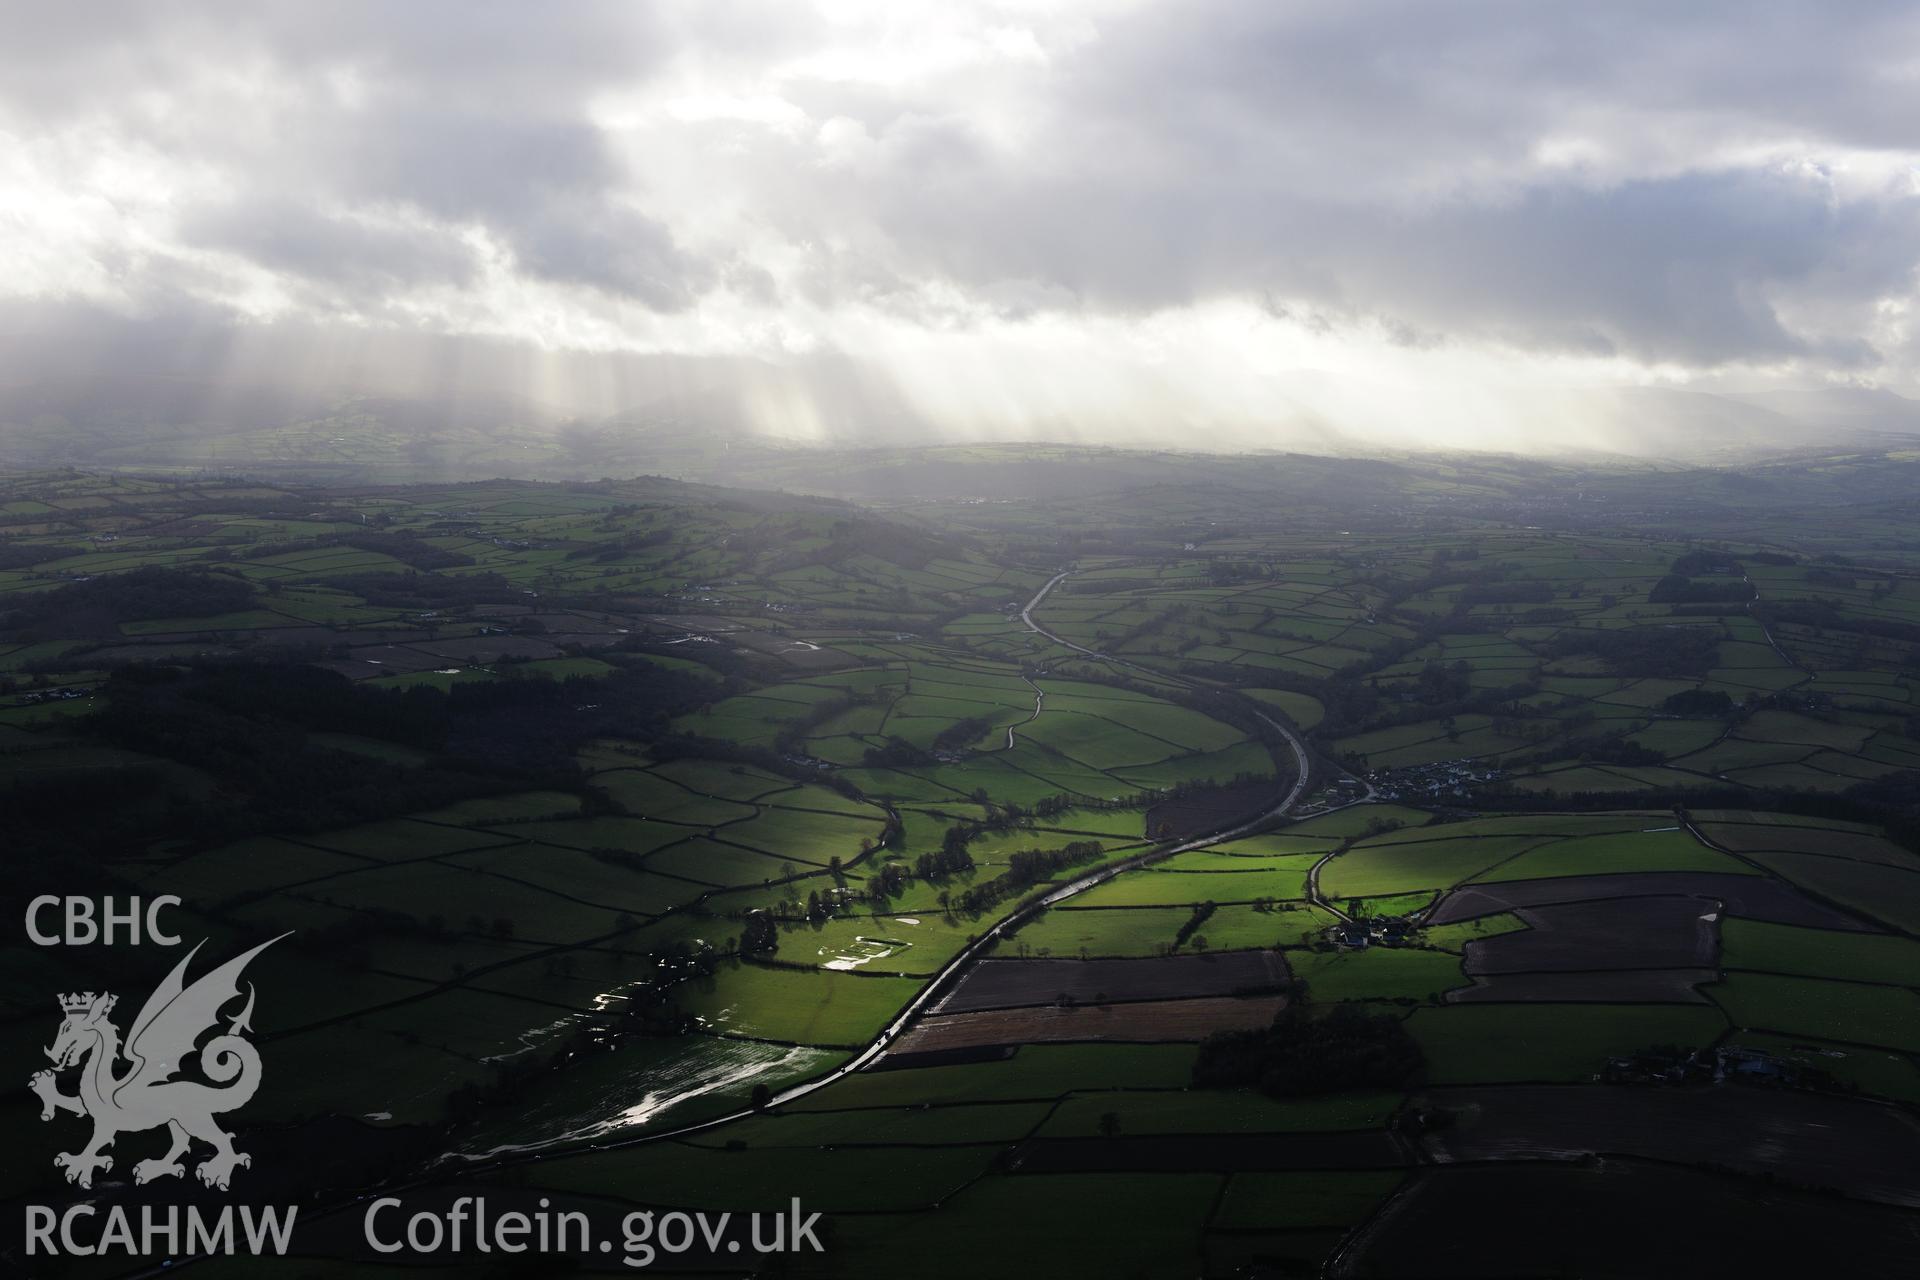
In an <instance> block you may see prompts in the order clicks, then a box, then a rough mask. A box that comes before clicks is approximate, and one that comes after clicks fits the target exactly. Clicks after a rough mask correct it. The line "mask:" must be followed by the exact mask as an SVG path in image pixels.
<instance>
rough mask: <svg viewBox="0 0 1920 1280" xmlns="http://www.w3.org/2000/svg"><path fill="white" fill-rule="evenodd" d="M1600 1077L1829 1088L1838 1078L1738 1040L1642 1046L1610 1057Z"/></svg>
mask: <svg viewBox="0 0 1920 1280" xmlns="http://www.w3.org/2000/svg"><path fill="white" fill-rule="evenodd" d="M1598 1078H1599V1080H1600V1082H1601V1083H1602V1084H1629V1085H1656V1084H1665V1085H1698V1084H1757V1085H1768V1086H1772V1087H1774V1088H1782V1089H1830V1088H1833V1087H1834V1084H1835V1082H1834V1079H1833V1077H1832V1076H1831V1075H1830V1074H1828V1073H1827V1072H1825V1071H1822V1070H1820V1069H1819V1068H1818V1067H1815V1066H1811V1065H1809V1064H1808V1063H1806V1062H1802V1061H1799V1060H1797V1059H1794V1058H1783V1057H1781V1056H1779V1055H1778V1054H1773V1053H1768V1052H1767V1051H1766V1050H1764V1049H1750V1048H1743V1047H1741V1046H1738V1045H1727V1046H1722V1047H1720V1048H1718V1049H1688V1048H1680V1047H1677V1046H1673V1045H1663V1046H1661V1047H1659V1048H1654V1049H1643V1050H1641V1051H1640V1052H1638V1053H1632V1054H1628V1055H1626V1056H1624V1057H1618V1058H1609V1059H1607V1065H1606V1067H1605V1069H1603V1070H1602V1071H1601V1072H1600V1075H1599V1077H1598Z"/></svg>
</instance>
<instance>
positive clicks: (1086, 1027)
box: [895, 996, 1287, 1053]
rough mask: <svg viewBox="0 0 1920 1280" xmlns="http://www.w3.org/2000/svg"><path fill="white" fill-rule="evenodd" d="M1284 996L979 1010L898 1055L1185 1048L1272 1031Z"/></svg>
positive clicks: (928, 1024) (954, 1018)
mask: <svg viewBox="0 0 1920 1280" xmlns="http://www.w3.org/2000/svg"><path fill="white" fill-rule="evenodd" d="M1286 1002H1287V1001H1286V997H1285V996H1200V997H1196V998H1194V999H1189V1000H1151V1001H1136V1002H1134V1003H1131V1004H1103V1005H1071V1006H1058V1005H1036V1006H1033V1007H1029V1008H1025V1009H990V1010H985V1011H982V1012H979V1013H950V1014H933V1015H930V1016H928V1017H926V1018H923V1019H922V1020H921V1021H920V1023H919V1025H918V1026H916V1027H914V1028H913V1029H912V1030H911V1031H909V1032H907V1034H906V1035H904V1036H902V1037H901V1038H900V1040H899V1041H898V1043H897V1044H896V1046H895V1052H898V1053H925V1052H930V1051H933V1050H939V1049H967V1048H974V1047H976V1046H983V1045H1002V1044H1050V1043H1061V1042H1067V1041H1075V1040H1083V1041H1084V1040H1106V1041H1117V1042H1122V1043H1139V1044H1152V1043H1180V1042H1198V1041H1200V1040H1204V1039H1206V1038H1207V1036H1208V1035H1210V1034H1212V1033H1213V1032H1215V1031H1237V1030H1242V1029H1251V1028H1258V1027H1265V1026H1270V1025H1271V1024H1272V1023H1273V1019H1274V1016H1275V1015H1276V1014H1278V1013H1279V1012H1280V1010H1281V1009H1282V1008H1283V1007H1284V1006H1285V1005H1286Z"/></svg>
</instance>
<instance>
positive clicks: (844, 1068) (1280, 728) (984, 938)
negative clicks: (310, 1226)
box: [140, 570, 1345, 1275]
mask: <svg viewBox="0 0 1920 1280" xmlns="http://www.w3.org/2000/svg"><path fill="white" fill-rule="evenodd" d="M1072 574H1073V571H1072V570H1063V571H1062V572H1060V573H1057V574H1055V575H1054V576H1053V577H1052V578H1051V579H1049V580H1048V582H1047V584H1046V585H1045V586H1043V587H1041V588H1040V590H1039V591H1038V592H1036V593H1035V594H1034V597H1033V599H1031V600H1029V601H1028V602H1027V604H1026V606H1025V607H1024V608H1023V609H1021V610H1020V620H1021V622H1023V623H1024V624H1025V625H1026V626H1027V628H1028V629H1029V630H1030V631H1032V632H1034V633H1035V634H1036V635H1039V636H1043V637H1045V638H1046V639H1048V640H1050V641H1052V642H1053V643H1055V644H1058V645H1062V646H1064V647H1066V648H1068V649H1071V650H1073V651H1075V652H1076V653H1082V654H1085V655H1087V656H1088V657H1090V658H1095V659H1098V660H1100V661H1103V662H1109V663H1112V664H1114V665H1115V666H1120V667H1126V668H1129V669H1131V670H1134V671H1138V672H1141V673H1142V674H1144V675H1149V676H1152V677H1153V678H1154V679H1156V680H1173V681H1176V682H1177V683H1180V684H1183V685H1186V686H1188V687H1191V688H1198V687H1200V686H1198V685H1195V684H1194V683H1193V682H1191V681H1187V680H1184V679H1181V678H1180V677H1177V676H1169V675H1167V673H1165V672H1160V671H1152V670H1150V669H1148V668H1146V667H1141V666H1138V665H1136V664H1134V663H1131V662H1128V661H1126V660H1125V659H1122V658H1115V657H1112V656H1111V655H1108V654H1103V653H1098V652H1096V651H1094V650H1092V649H1089V648H1087V647H1085V646H1084V645H1078V644H1075V643H1073V642H1072V641H1071V640H1067V639H1065V638H1063V637H1061V636H1059V635H1056V634H1054V633H1053V632H1052V631H1049V630H1048V629H1047V628H1046V627H1044V626H1042V625H1041V624H1040V623H1038V622H1035V621H1034V619H1033V611H1034V610H1035V609H1037V608H1039V607H1040V605H1041V604H1042V603H1044V602H1045V600H1046V598H1047V596H1048V594H1049V593H1051V592H1052V591H1053V590H1054V588H1056V587H1058V586H1059V585H1060V584H1061V583H1062V582H1064V581H1066V580H1067V579H1068V578H1069V577H1071V576H1072ZM1029 683H1032V682H1031V681H1029ZM1035 693H1036V694H1037V695H1039V697H1038V698H1037V699H1036V702H1035V706H1034V717H1037V716H1038V715H1039V714H1040V706H1041V702H1040V699H1043V698H1044V697H1045V695H1044V694H1043V693H1041V692H1040V690H1039V688H1038V686H1035ZM1248 706H1249V709H1250V710H1251V711H1252V714H1253V715H1255V716H1257V717H1258V718H1259V719H1260V720H1261V721H1262V722H1263V723H1265V724H1266V725H1267V726H1268V727H1270V728H1271V729H1273V730H1274V731H1275V732H1276V733H1278V734H1279V735H1280V736H1281V737H1282V738H1284V739H1285V740H1286V742H1287V744H1288V746H1290V747H1291V748H1292V750H1293V756H1294V762H1295V770H1294V778H1293V782H1292V785H1290V786H1289V787H1288V788H1287V789H1286V791H1285V792H1284V793H1283V794H1281V795H1280V796H1279V797H1278V798H1277V799H1276V800H1275V801H1274V803H1273V804H1271V805H1269V806H1268V807H1267V808H1265V809H1263V810H1261V811H1260V813H1259V814H1257V815H1255V816H1254V817H1252V818H1248V819H1246V820H1244V821H1241V822H1238V823H1235V824H1234V825H1232V826H1230V827H1224V828H1221V829H1218V830H1215V831H1211V832H1208V833H1206V834H1204V835H1198V836H1193V837H1190V838H1188V839H1186V840H1183V841H1181V842H1179V843H1177V844H1173V845H1168V846H1165V847H1161V848H1154V849H1150V850H1148V851H1147V852H1145V853H1141V854H1136V855H1135V856H1133V857H1131V858H1126V859H1123V860H1121V861H1119V862H1115V863H1112V864H1109V865H1107V866H1103V867H1100V868H1098V869H1096V870H1093V871H1089V872H1088V873H1087V874H1085V875H1083V876H1080V877H1078V878H1076V879H1074V880H1071V881H1069V882H1068V883H1066V884H1063V885H1060V886H1059V887H1057V888H1055V889H1054V890H1053V891H1051V892H1050V893H1048V894H1047V895H1046V896H1045V897H1042V898H1040V899H1038V900H1037V901H1034V902H1030V903H1028V904H1026V905H1025V906H1022V907H1020V908H1019V909H1017V910H1015V911H1014V912H1013V913H1012V914H1010V915H1008V916H1006V917H1004V918H1003V919H1001V920H999V921H998V922H997V923H995V924H993V925H991V926H989V927H988V928H987V929H986V931H985V932H983V933H981V934H980V936H979V937H977V938H975V939H974V940H973V941H972V942H969V943H968V944H967V945H966V947H964V948H963V949H962V950H961V951H960V952H959V953H958V954H956V955H955V956H954V957H953V958H952V959H951V960H949V961H948V962H947V963H946V964H945V965H944V966H942V967H941V969H940V971H939V972H938V973H936V974H935V975H934V976H933V978H932V980H931V981H929V982H928V983H927V985H926V986H924V987H922V988H921V989H920V990H919V992H918V993H917V994H916V995H915V996H914V997H913V999H911V1000H909V1001H908V1002H907V1003H906V1005H905V1006H904V1007H903V1008H902V1009H901V1010H900V1012H899V1013H898V1014H896V1015H895V1016H894V1018H893V1020H892V1021H891V1022H889V1023H888V1024H887V1025H886V1027H885V1028H884V1029H883V1030H882V1031H881V1032H880V1033H879V1035H877V1036H875V1037H874V1039H873V1041H872V1042H871V1043H870V1044H868V1045H867V1047H866V1048H864V1049H862V1050H861V1051H860V1052H859V1053H858V1054H856V1055H855V1056H854V1057H852V1058H851V1059H849V1060H848V1061H847V1062H845V1063H843V1064H842V1065H840V1066H838V1067H836V1068H834V1069H833V1070H832V1071H829V1072H827V1073H826V1074H824V1075H820V1076H816V1077H815V1078H813V1079H811V1080H807V1081H804V1082H802V1083H800V1084H796V1085H794V1086H792V1087H791V1088H788V1089H785V1090H783V1091H782V1092H780V1093H777V1094H774V1095H773V1096H772V1097H771V1098H770V1099H769V1100H768V1101H767V1103H766V1106H767V1107H777V1106H780V1105H782V1104H784V1103H789V1102H793V1101H796V1100H798V1099H800V1098H804V1097H806V1096H807V1095H809V1094H812V1093H816V1092H818V1091H819V1090H821V1089H824V1088H826V1087H827V1086H828V1085H831V1084H833V1083H835V1082H836V1081H839V1080H842V1079H844V1078H846V1077H847V1076H850V1075H852V1074H853V1073H854V1072H856V1071H860V1070H862V1069H863V1068H865V1067H867V1066H870V1065H872V1063H873V1062H875V1061H876V1060H877V1059H879V1057H880V1056H881V1055H882V1054H884V1053H885V1052H886V1051H887V1050H888V1049H889V1048H890V1047H891V1046H892V1045H893V1043H894V1041H895V1040H897V1039H899V1037H900V1035H901V1034H902V1033H903V1032H905V1031H906V1029H907V1028H908V1027H909V1026H910V1025H911V1024H912V1023H913V1021H914V1019H916V1018H918V1017H919V1016H920V1014H921V1013H923V1012H924V1011H925V1010H926V1009H927V1008H928V1007H929V1006H930V1005H931V1004H932V1003H933V1002H934V1001H935V1000H937V999H938V998H940V997H941V996H943V995H944V994H946V992H947V991H948V989H949V988H951V987H952V985H953V983H954V982H955V980H956V979H957V978H958V977H959V975H960V974H961V972H962V971H963V970H965V969H966V967H967V966H968V965H970V964H972V963H973V962H974V961H975V960H978V959H979V958H980V957H981V956H982V955H984V954H985V953H986V952H988V951H990V950H991V949H992V948H993V947H994V945H995V944H996V943H998V942H999V940H1000V939H1001V938H1002V937H1004V936H1005V935H1006V934H1007V933H1009V932H1011V931H1013V930H1014V929H1017V928H1018V927H1019V926H1020V925H1023V924H1026V923H1027V922H1028V921H1030V920H1032V919H1033V918H1034V917H1035V916H1037V915H1038V914H1039V913H1041V912H1042V911H1045V910H1046V909H1048V908H1049V907H1052V906H1054V905H1056V904H1058V903H1061V902H1064V901H1066V900H1067V899H1068V898H1071V897H1074V896H1076V895H1078V894H1081V893H1085V892H1086V891H1087V890H1088V889H1091V888H1093V887H1094V886H1095V885H1100V884H1105V883H1106V882H1107V881H1109V880H1111V879H1113V878H1114V877H1115V876H1118V875H1121V874H1123V873H1125V872H1128V871H1132V870H1135V869H1136V868H1139V867H1143V866H1146V865H1147V864H1149V863H1153V862H1158V861H1160V860H1161V859H1163V858H1170V857H1172V856H1173V855H1174V854H1177V853H1187V852H1191V851H1192V850H1195V849H1203V848H1205V847H1207V846H1208V845H1212V844H1218V843H1220V842H1221V841H1223V840H1233V839H1237V838H1239V837H1241V836H1246V835H1251V834H1253V833H1254V832H1256V831H1259V830H1260V829H1261V828H1263V827H1265V826H1267V825H1268V824H1270V823H1272V822H1274V821H1276V820H1278V819H1280V818H1282V817H1285V816H1286V814H1287V813H1288V811H1289V810H1291V809H1292V808H1293V806H1294V805H1296V804H1298V803H1299V801H1300V797H1301V796H1302V795H1303V794H1305V792H1306V789H1307V783H1308V781H1309V780H1310V778H1311V777H1312V772H1313V770H1312V758H1311V757H1310V756H1309V755H1308V754H1307V746H1306V743H1305V742H1303V741H1302V740H1301V738H1300V736H1299V735H1298V734H1297V733H1295V732H1294V731H1293V730H1292V729H1291V728H1289V727H1288V726H1286V725H1284V724H1282V723H1281V722H1280V721H1278V720H1275V719H1274V718H1273V717H1271V716H1269V715H1268V714H1266V712H1265V711H1263V710H1261V709H1260V708H1259V707H1258V706H1257V705H1254V704H1253V703H1252V702H1251V700H1248ZM1032 718H1033V717H1029V719H1028V721H1027V722H1026V723H1031V721H1032ZM1008 732H1009V737H1010V738H1011V733H1012V731H1011V730H1009V731H1008ZM1318 871H1319V864H1315V866H1314V869H1313V872H1312V873H1310V875H1309V880H1308V893H1309V897H1310V898H1311V899H1312V900H1313V901H1315V902H1316V903H1317V904H1318V905H1321V906H1323V907H1327V904H1326V903H1325V902H1324V901H1322V900H1321V899H1320V898H1319V891H1318V888H1317V884H1316V877H1317V874H1318ZM1327 909H1328V910H1329V911H1332V910H1333V909H1332V908H1331V907H1327ZM1334 914H1335V915H1339V914H1340V913H1339V912H1334ZM1341 918H1342V919H1345V917H1344V916H1341ZM758 1113H759V1111H758V1109H756V1108H753V1107H744V1108H741V1109H740V1110H737V1111H733V1112H729V1113H728V1114H726V1115H722V1116H716V1117H715V1118H713V1119H711V1120H703V1121H700V1122H698V1123H696V1124H687V1125H680V1126H677V1127H675V1128H671V1129H662V1130H657V1131H654V1132H650V1133H639V1134H634V1135H633V1136H631V1137H624V1138H610V1139H607V1140H604V1141H599V1142H589V1143H585V1144H572V1143H570V1144H566V1145H564V1146H562V1145H553V1146H550V1147H528V1148H526V1149H523V1150H520V1151H508V1152H505V1153H502V1154H498V1155H494V1156H490V1157H488V1158H485V1159H479V1160H471V1159H468V1160H465V1161H461V1159H460V1157H458V1156H456V1155H454V1154H452V1153H449V1155H447V1156H444V1157H442V1158H441V1160H440V1161H438V1162H436V1164H435V1165H434V1166H432V1169H431V1172H430V1173H428V1174H427V1175H426V1176H421V1177H416V1178H412V1179H408V1180H407V1181H405V1182H403V1183H397V1184H389V1185H387V1186H383V1187H381V1188H379V1191H378V1194H391V1193H393V1192H394V1191H398V1190H406V1189H409V1188H414V1187H422V1186H431V1185H435V1184H440V1183H444V1182H445V1181H446V1179H447V1178H449V1177H461V1178H464V1177H471V1176H473V1175H475V1174H480V1173H486V1172H491V1171H493V1170H496V1169H501V1168H507V1167H511V1166H515V1165H524V1164H531V1163H536V1162H538V1161H541V1160H544V1159H545V1158H546V1157H547V1156H548V1155H552V1156H554V1157H561V1156H567V1155H572V1154H576V1153H578V1152H580V1151H587V1150H591V1151H613V1150H619V1149H621V1148H625V1147H637V1146H643V1145H647V1144H650V1143H656V1142H671V1141H674V1140H676V1139H679V1138H686V1137H689V1136H691V1135H693V1134H697V1133H705V1132H707V1131H709V1130H712V1129H717V1128H720V1127H721V1126H722V1125H728V1124H732V1123H734V1122H736V1121H739V1120H744V1119H746V1118H748V1117H750V1116H753V1115H756V1114H758ZM375 1194H376V1192H373V1191H369V1192H367V1193H366V1194H365V1195H362V1196H360V1197H358V1198H357V1199H355V1200H354V1201H352V1202H349V1203H346V1204H339V1205H334V1206H331V1207H329V1208H328V1209H326V1210H324V1211H322V1212H319V1213H315V1214H312V1215H310V1217H311V1218H315V1219H318V1218H325V1217H330V1216H332V1215H333V1214H336V1213H343V1212H347V1211H349V1210H351V1209H353V1208H354V1207H356V1206H357V1205H359V1204H361V1203H364V1202H365V1201H366V1200H369V1199H371V1198H372V1197H373V1196H374V1195H375ZM199 1260H200V1259H199V1258H197V1257H186V1258H179V1259H175V1260H174V1261H173V1264H172V1265H173V1266H174V1267H176V1268H177V1267H178V1266H179V1265H181V1264H184V1263H189V1262H194V1261H199ZM140 1274H142V1275H158V1274H159V1272H158V1271H157V1270H152V1271H147V1272H142V1273H140Z"/></svg>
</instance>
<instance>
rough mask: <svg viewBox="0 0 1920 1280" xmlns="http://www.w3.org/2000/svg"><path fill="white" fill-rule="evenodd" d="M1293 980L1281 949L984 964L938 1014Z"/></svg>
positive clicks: (1238, 989)
mask: <svg viewBox="0 0 1920 1280" xmlns="http://www.w3.org/2000/svg"><path fill="white" fill-rule="evenodd" d="M1287 978H1288V971H1287V962H1286V960H1285V959H1284V958H1283V957H1282V956H1281V955H1280V953H1279V952H1277V951H1231V952H1223V953H1221V954H1219V955H1206V956H1201V955H1179V956H1155V957H1140V958H1137V959H1116V960H983V961H981V962H980V963H979V964H977V965H975V966H974V967H973V968H972V969H970V970H968V972H967V974H966V976H965V977H963V978H961V980H960V982H959V984H958V985H957V986H955V987H954V989H953V990H952V991H951V992H949V993H948V994H947V995H946V996H945V997H943V998H942V999H941V1000H940V1002H939V1003H937V1004H936V1005H934V1012H936V1013H974V1012H978V1011H980V1010H983V1009H1014V1008H1020V1007H1022V1006H1026V1005H1038V1004H1069V1003H1073V1004H1115V1003H1121V1002H1124V1001H1129V1000H1177V999H1181V998H1184V997H1190V996H1227V995H1236V994H1241V995H1251V994H1254V993H1256V992H1259V991H1262V990H1270V989H1271V988H1273V987H1274V986H1275V985H1277V984H1279V983H1282V982H1285V981H1286V980H1287Z"/></svg>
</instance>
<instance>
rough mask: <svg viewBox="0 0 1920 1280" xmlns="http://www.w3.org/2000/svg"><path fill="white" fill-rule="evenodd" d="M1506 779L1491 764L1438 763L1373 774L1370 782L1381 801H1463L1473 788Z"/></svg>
mask: <svg viewBox="0 0 1920 1280" xmlns="http://www.w3.org/2000/svg"><path fill="white" fill-rule="evenodd" d="M1505 776H1506V775H1505V773H1504V772H1503V771H1501V770H1499V769H1496V768H1494V767H1493V766H1492V765H1489V764H1481V763H1480V762H1478V761H1475V760H1436V761H1434V762H1433V763H1432V764H1416V765H1409V766H1408V767H1407V768H1404V769H1385V770H1382V771H1381V772H1379V773H1370V774H1368V775H1367V781H1369V782H1371V783H1372V784H1373V788H1374V793H1375V795H1376V797H1377V798H1379V799H1381V800H1421V799H1428V800H1442V799H1447V798H1449V797H1456V798H1460V799H1464V798H1466V796H1467V794H1468V793H1469V791H1470V789H1471V788H1473V787H1474V786H1477V785H1478V784H1480V783H1483V782H1498V781H1499V780H1500V779H1501V778H1503V777H1505Z"/></svg>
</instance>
